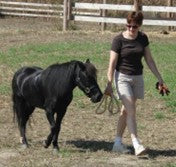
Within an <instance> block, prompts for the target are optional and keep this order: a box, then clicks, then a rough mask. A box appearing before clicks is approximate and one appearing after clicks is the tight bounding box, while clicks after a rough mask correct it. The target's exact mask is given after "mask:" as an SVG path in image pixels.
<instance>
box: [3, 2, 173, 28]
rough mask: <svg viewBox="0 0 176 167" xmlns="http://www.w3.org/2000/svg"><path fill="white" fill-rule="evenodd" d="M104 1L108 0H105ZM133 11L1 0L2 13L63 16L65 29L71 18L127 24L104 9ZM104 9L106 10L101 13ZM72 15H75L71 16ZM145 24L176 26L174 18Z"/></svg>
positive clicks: (148, 9)
mask: <svg viewBox="0 0 176 167" xmlns="http://www.w3.org/2000/svg"><path fill="white" fill-rule="evenodd" d="M103 2H106V0H104V1H103ZM108 10H113V11H132V10H136V8H135V5H121V4H100V3H78V2H77V3H71V0H64V4H63V5H62V4H42V3H28V2H14V1H12V2H11V1H4V0H2V1H1V0H0V14H1V15H12V16H25V17H26V16H27V17H51V18H53V17H55V18H56V17H63V30H66V29H67V27H68V22H69V21H70V20H71V18H72V19H73V20H75V21H85V22H98V23H103V24H104V23H114V24H126V19H125V18H115V17H114V18H113V17H108V16H107V15H106V13H105V12H104V11H108ZM102 11H103V12H104V14H103V15H101V13H102ZM142 11H143V12H162V13H166V14H170V13H172V14H175V13H176V7H172V6H142ZM71 15H72V16H73V17H71ZM143 24H144V25H154V26H176V20H174V19H173V18H165V19H159V18H153V19H144V21H143Z"/></svg>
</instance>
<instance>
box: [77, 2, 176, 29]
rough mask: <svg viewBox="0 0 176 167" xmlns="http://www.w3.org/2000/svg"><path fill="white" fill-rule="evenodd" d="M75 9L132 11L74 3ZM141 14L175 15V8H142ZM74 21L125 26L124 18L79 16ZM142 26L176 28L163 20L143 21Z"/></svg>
mask: <svg viewBox="0 0 176 167" xmlns="http://www.w3.org/2000/svg"><path fill="white" fill-rule="evenodd" d="M75 8H77V9H94V10H118V11H132V10H134V6H133V5H114V4H95V3H94V4H92V3H75ZM142 11H143V12H167V13H176V7H167V6H142ZM75 20H76V21H89V22H103V23H115V24H125V23H126V19H125V18H109V17H97V16H94V17H92V16H81V15H75ZM143 24H144V25H157V26H176V21H175V20H171V19H169V20H164V19H144V21H143Z"/></svg>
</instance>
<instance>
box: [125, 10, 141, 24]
mask: <svg viewBox="0 0 176 167" xmlns="http://www.w3.org/2000/svg"><path fill="white" fill-rule="evenodd" d="M143 18H144V17H143V14H142V12H135V11H133V12H130V13H129V14H128V16H127V23H128V24H130V23H131V22H135V23H136V24H138V25H140V26H141V25H142V21H143Z"/></svg>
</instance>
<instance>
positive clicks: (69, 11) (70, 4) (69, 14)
mask: <svg viewBox="0 0 176 167" xmlns="http://www.w3.org/2000/svg"><path fill="white" fill-rule="evenodd" d="M67 7H68V12H67V19H68V20H71V17H72V16H71V15H72V3H71V0H68V4H67Z"/></svg>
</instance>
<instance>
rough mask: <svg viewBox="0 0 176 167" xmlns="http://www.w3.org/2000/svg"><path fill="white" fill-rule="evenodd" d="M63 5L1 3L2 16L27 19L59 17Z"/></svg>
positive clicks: (0, 12)
mask: <svg viewBox="0 0 176 167" xmlns="http://www.w3.org/2000/svg"><path fill="white" fill-rule="evenodd" d="M62 11H63V5H61V4H58V5H56V4H41V3H27V2H14V1H13V2H10V1H0V14H1V15H11V16H26V17H47V18H48V17H58V16H59V15H62V13H63V12H62Z"/></svg>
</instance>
